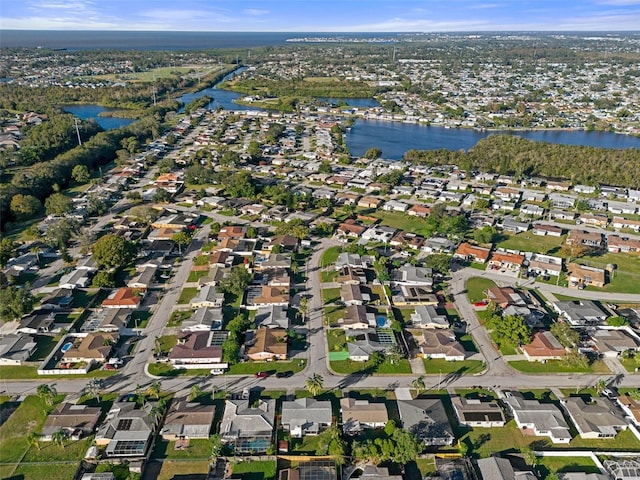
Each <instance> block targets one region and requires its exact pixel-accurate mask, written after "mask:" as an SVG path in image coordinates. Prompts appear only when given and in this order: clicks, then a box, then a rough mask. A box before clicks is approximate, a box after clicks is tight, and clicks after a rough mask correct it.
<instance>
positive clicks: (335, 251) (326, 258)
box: [320, 247, 342, 268]
mask: <svg viewBox="0 0 640 480" xmlns="http://www.w3.org/2000/svg"><path fill="white" fill-rule="evenodd" d="M341 251H342V247H329V248H327V249H326V250H325V251H324V253H323V254H322V259H321V260H320V263H321V267H323V268H324V267H328V266H329V265H332V264H334V263H336V260H337V259H338V255H340V252H341Z"/></svg>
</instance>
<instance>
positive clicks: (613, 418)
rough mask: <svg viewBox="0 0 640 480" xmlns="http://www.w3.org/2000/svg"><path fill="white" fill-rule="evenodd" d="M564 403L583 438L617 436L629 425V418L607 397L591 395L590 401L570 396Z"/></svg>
mask: <svg viewBox="0 0 640 480" xmlns="http://www.w3.org/2000/svg"><path fill="white" fill-rule="evenodd" d="M562 405H563V406H564V409H565V410H566V412H567V413H568V414H569V417H570V418H571V421H572V422H573V424H574V425H575V426H576V429H577V430H578V434H579V435H580V437H581V438H590V439H591V438H615V436H616V435H617V434H618V433H619V432H621V431H622V430H626V429H627V428H628V427H629V420H627V419H626V418H625V417H624V416H623V415H622V412H621V410H620V409H618V407H617V406H616V405H614V404H613V402H612V401H611V400H609V399H608V398H605V397H591V401H590V402H588V403H587V402H585V401H584V399H583V398H582V397H568V398H565V399H563V400H562Z"/></svg>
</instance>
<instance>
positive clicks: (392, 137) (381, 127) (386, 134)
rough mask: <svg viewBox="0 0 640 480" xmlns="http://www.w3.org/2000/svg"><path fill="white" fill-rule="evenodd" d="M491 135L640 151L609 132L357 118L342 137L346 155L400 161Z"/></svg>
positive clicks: (631, 140) (635, 141) (637, 143)
mask: <svg viewBox="0 0 640 480" xmlns="http://www.w3.org/2000/svg"><path fill="white" fill-rule="evenodd" d="M492 133H506V134H513V135H518V136H520V137H523V138H527V139H529V140H536V141H539V142H549V143H559V144H563V145H585V146H591V147H602V148H640V138H638V137H632V136H629V135H620V134H617V133H611V132H587V131H584V130H533V131H519V132H510V131H484V132H480V131H478V130H473V129H468V128H444V127H440V126H427V125H420V124H414V123H401V122H387V121H378V120H361V119H358V120H356V122H355V123H354V124H353V126H352V127H351V129H350V130H349V131H348V132H347V133H346V134H345V136H344V138H345V141H346V143H347V147H349V152H350V153H351V155H353V156H355V157H359V156H362V155H363V154H364V152H366V151H367V150H368V149H369V148H371V147H377V148H379V149H380V150H382V158H386V159H389V160H400V159H402V157H403V156H404V153H405V152H406V151H407V150H412V149H416V150H435V149H439V148H446V149H448V150H459V149H464V150H468V149H469V148H471V147H473V146H474V145H475V144H476V143H478V140H481V139H483V138H486V137H488V136H489V135H491V134H492Z"/></svg>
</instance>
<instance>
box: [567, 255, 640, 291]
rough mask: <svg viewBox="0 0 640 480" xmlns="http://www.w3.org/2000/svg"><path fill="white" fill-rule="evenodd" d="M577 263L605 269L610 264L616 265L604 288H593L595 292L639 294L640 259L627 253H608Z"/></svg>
mask: <svg viewBox="0 0 640 480" xmlns="http://www.w3.org/2000/svg"><path fill="white" fill-rule="evenodd" d="M577 263H580V264H584V265H588V266H591V267H598V268H605V267H606V266H607V265H608V264H613V265H616V266H617V268H616V270H615V272H614V275H613V276H612V277H611V278H610V282H611V283H608V284H606V285H605V286H604V288H591V287H588V289H592V290H594V291H604V292H619V293H638V283H639V282H640V257H638V256H633V255H628V254H625V253H606V254H604V255H598V256H594V257H591V256H586V257H582V258H579V259H578V260H577Z"/></svg>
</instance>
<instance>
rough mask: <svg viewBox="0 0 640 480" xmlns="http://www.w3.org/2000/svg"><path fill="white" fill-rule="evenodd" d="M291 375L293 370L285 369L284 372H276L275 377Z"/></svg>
mask: <svg viewBox="0 0 640 480" xmlns="http://www.w3.org/2000/svg"><path fill="white" fill-rule="evenodd" d="M292 376H293V372H292V371H291V370H287V371H286V372H278V373H276V378H289V377H292Z"/></svg>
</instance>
